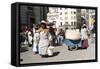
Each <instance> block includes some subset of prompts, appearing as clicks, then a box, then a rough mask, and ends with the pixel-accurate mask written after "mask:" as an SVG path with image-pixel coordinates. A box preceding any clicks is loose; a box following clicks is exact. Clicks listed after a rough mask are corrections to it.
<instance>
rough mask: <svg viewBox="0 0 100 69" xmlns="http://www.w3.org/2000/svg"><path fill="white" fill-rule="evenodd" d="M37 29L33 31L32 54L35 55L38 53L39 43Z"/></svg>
mask: <svg viewBox="0 0 100 69" xmlns="http://www.w3.org/2000/svg"><path fill="white" fill-rule="evenodd" d="M37 30H38V28H35V29H33V34H34V37H33V52H34V53H35V54H37V53H38V43H39V32H37Z"/></svg>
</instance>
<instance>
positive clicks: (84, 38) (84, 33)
mask: <svg viewBox="0 0 100 69" xmlns="http://www.w3.org/2000/svg"><path fill="white" fill-rule="evenodd" d="M81 39H82V47H83V48H87V47H88V30H87V27H86V26H83V27H82V29H81Z"/></svg>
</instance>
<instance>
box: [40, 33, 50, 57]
mask: <svg viewBox="0 0 100 69" xmlns="http://www.w3.org/2000/svg"><path fill="white" fill-rule="evenodd" d="M50 40H52V38H51V35H50V33H49V32H44V31H42V32H40V40H39V54H40V55H46V54H47V50H48V46H49V44H50Z"/></svg>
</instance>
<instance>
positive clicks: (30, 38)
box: [27, 31, 33, 46]
mask: <svg viewBox="0 0 100 69" xmlns="http://www.w3.org/2000/svg"><path fill="white" fill-rule="evenodd" d="M27 35H28V43H29V46H32V39H33V38H32V32H31V31H28V33H27Z"/></svg>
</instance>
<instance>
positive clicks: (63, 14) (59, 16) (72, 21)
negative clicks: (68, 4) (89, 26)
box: [47, 7, 77, 28]
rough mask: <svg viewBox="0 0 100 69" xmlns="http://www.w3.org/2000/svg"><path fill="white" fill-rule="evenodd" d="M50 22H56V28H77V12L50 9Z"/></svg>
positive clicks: (67, 9)
mask: <svg viewBox="0 0 100 69" xmlns="http://www.w3.org/2000/svg"><path fill="white" fill-rule="evenodd" d="M47 20H48V21H49V22H55V26H56V27H57V28H58V27H60V26H64V25H65V26H66V27H69V26H70V27H73V28H76V27H77V10H76V9H74V8H56V7H49V13H48V14H47Z"/></svg>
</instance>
